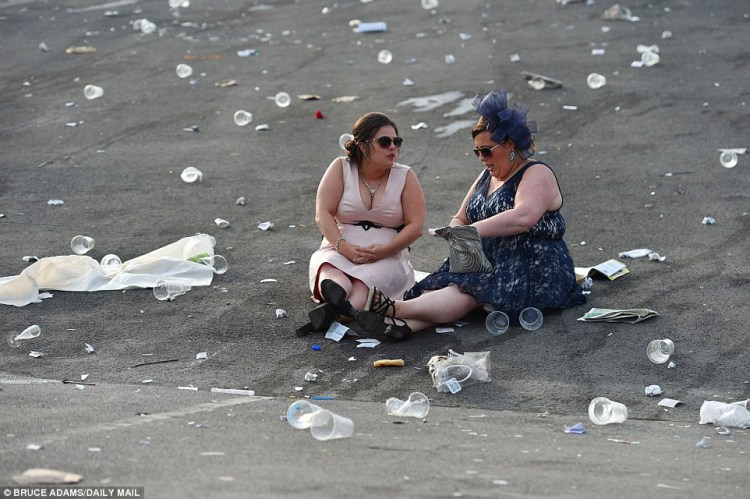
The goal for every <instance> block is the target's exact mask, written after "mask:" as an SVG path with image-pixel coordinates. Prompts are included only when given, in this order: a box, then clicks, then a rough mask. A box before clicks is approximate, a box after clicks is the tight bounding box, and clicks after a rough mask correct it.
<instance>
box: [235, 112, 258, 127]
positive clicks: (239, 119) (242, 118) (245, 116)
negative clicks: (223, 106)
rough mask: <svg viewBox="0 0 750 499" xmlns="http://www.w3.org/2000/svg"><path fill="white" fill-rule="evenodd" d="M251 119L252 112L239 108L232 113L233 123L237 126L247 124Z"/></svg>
mask: <svg viewBox="0 0 750 499" xmlns="http://www.w3.org/2000/svg"><path fill="white" fill-rule="evenodd" d="M252 121H253V114H252V113H249V112H247V111H245V110H244V109H240V110H239V111H237V112H236V113H234V124H235V125H237V126H247V125H249V124H250V123H251V122H252Z"/></svg>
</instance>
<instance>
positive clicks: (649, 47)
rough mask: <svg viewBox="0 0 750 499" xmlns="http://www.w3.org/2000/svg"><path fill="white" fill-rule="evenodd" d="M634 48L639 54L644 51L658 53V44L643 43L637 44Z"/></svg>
mask: <svg viewBox="0 0 750 499" xmlns="http://www.w3.org/2000/svg"><path fill="white" fill-rule="evenodd" d="M635 50H636V51H637V52H638V53H639V54H642V53H644V52H654V53H655V54H658V53H659V46H658V45H643V44H639V45H638V46H637V47H636V48H635Z"/></svg>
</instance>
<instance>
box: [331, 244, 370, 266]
mask: <svg viewBox="0 0 750 499" xmlns="http://www.w3.org/2000/svg"><path fill="white" fill-rule="evenodd" d="M373 246H374V245H373ZM339 253H341V254H342V255H344V256H345V257H346V258H348V259H349V260H350V261H351V262H352V263H356V264H363V263H372V262H374V261H375V254H374V253H373V252H372V250H371V249H370V248H365V247H363V246H357V245H355V244H349V243H348V242H346V240H342V241H341V243H340V244H339Z"/></svg>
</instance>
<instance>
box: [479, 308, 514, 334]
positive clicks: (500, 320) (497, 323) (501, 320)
mask: <svg viewBox="0 0 750 499" xmlns="http://www.w3.org/2000/svg"><path fill="white" fill-rule="evenodd" d="M484 326H485V327H486V328H487V331H488V332H489V333H490V334H493V335H495V336H499V335H501V334H504V333H505V332H506V331H508V327H509V326H510V318H508V314H506V313H505V312H502V311H500V310H495V311H493V312H490V313H489V314H487V318H486V319H485V320H484Z"/></svg>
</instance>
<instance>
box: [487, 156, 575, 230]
mask: <svg viewBox="0 0 750 499" xmlns="http://www.w3.org/2000/svg"><path fill="white" fill-rule="evenodd" d="M560 206H562V194H560V187H559V186H558V185H557V179H556V178H555V174H554V173H552V170H550V169H549V167H547V166H545V165H542V164H537V165H532V166H531V167H529V169H527V170H526V172H525V173H524V175H523V178H522V179H521V182H519V184H518V190H517V191H516V201H515V205H514V206H513V208H511V209H510V210H507V211H504V212H502V213H498V214H497V215H494V216H492V217H490V218H487V219H485V220H480V221H479V222H476V223H474V224H473V225H474V227H476V228H477V231H479V236H480V237H499V236H514V235H517V234H522V233H524V232H526V231H528V230H529V229H531V228H532V227H533V226H534V225H536V223H537V222H538V221H539V219H540V218H542V215H544V213H545V212H546V211H554V210H557V209H559V208H560Z"/></svg>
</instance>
